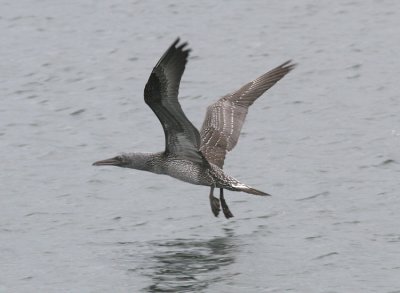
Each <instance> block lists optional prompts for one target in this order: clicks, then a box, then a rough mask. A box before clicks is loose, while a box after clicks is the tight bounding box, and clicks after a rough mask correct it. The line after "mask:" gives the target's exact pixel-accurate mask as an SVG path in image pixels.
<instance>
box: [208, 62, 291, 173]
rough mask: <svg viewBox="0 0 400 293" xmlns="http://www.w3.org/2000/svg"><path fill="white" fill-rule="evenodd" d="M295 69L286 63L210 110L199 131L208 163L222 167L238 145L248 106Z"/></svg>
mask: <svg viewBox="0 0 400 293" xmlns="http://www.w3.org/2000/svg"><path fill="white" fill-rule="evenodd" d="M294 66H295V65H294V64H293V63H291V61H287V62H285V63H283V64H282V65H280V66H278V67H276V68H274V69H272V70H271V71H269V72H267V73H265V74H263V75H261V76H260V77H258V78H257V79H255V80H253V81H251V82H249V83H247V84H246V85H244V86H243V87H241V88H240V89H239V90H237V91H235V92H233V93H230V94H228V95H226V96H223V97H222V98H221V99H219V100H218V101H217V102H216V103H214V104H212V105H210V106H209V107H208V108H207V113H206V118H205V120H204V123H203V127H202V129H201V132H200V137H201V145H200V150H201V152H202V153H203V155H204V156H205V157H206V159H207V160H208V162H210V163H213V164H215V165H217V166H218V167H220V168H222V167H223V165H224V160H225V156H226V153H227V152H229V151H231V150H232V149H233V148H234V147H235V145H236V144H237V142H238V139H239V135H240V131H241V129H242V126H243V123H244V120H245V118H246V115H247V111H248V108H249V106H251V105H252V104H253V103H254V101H255V100H256V99H257V98H258V97H260V96H261V95H262V94H263V93H264V92H265V91H266V90H268V89H269V88H270V87H272V86H273V85H274V84H275V83H276V82H278V81H279V80H280V79H281V78H282V77H284V76H285V75H286V74H287V73H288V72H289V71H291V70H292V69H293V68H294Z"/></svg>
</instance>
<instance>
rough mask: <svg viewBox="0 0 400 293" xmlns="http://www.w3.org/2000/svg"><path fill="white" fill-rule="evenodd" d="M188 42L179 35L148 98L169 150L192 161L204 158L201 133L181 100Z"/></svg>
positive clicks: (159, 66)
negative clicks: (180, 88) (180, 94)
mask: <svg viewBox="0 0 400 293" xmlns="http://www.w3.org/2000/svg"><path fill="white" fill-rule="evenodd" d="M186 46H187V43H183V44H179V38H178V39H176V41H175V42H174V43H173V44H172V45H171V46H170V47H169V49H168V50H167V51H166V52H165V53H164V55H163V56H162V57H161V59H160V61H158V63H157V64H156V66H155V67H154V69H153V71H152V72H151V75H150V77H149V80H148V81H147V84H146V86H145V89H144V100H145V102H146V104H147V105H149V107H150V108H151V109H152V110H153V112H154V113H155V114H156V115H157V117H158V119H159V120H160V122H161V125H162V127H163V129H164V133H165V152H166V153H167V154H173V155H175V156H177V157H180V158H185V159H189V160H192V161H197V162H200V161H203V156H202V155H201V153H200V152H199V146H200V135H199V132H198V130H197V129H196V128H195V127H194V126H193V124H192V123H191V122H190V121H189V120H188V119H187V117H186V116H185V114H184V113H183V111H182V108H181V105H180V104H179V101H178V92H179V83H180V81H181V77H182V74H183V71H184V70H185V65H186V62H187V59H188V56H189V52H190V49H187V48H186Z"/></svg>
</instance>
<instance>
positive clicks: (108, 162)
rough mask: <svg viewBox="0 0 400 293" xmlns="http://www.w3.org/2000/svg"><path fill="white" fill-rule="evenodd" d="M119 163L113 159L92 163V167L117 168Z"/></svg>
mask: <svg viewBox="0 0 400 293" xmlns="http://www.w3.org/2000/svg"><path fill="white" fill-rule="evenodd" d="M120 163H121V162H120V161H118V160H117V159H115V158H111V159H107V160H101V161H97V162H94V163H93V164H92V165H93V166H118V165H119V164H120Z"/></svg>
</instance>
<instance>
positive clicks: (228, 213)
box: [219, 188, 233, 219]
mask: <svg viewBox="0 0 400 293" xmlns="http://www.w3.org/2000/svg"><path fill="white" fill-rule="evenodd" d="M219 199H220V200H221V207H222V212H223V213H224V216H225V218H227V219H229V218H232V217H233V214H232V212H231V211H230V210H229V207H228V204H227V203H226V201H225V198H224V189H223V188H220V189H219Z"/></svg>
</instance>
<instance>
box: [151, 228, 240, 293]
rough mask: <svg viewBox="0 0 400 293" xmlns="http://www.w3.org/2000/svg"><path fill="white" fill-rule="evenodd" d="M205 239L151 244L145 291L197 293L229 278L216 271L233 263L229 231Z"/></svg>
mask: <svg viewBox="0 0 400 293" xmlns="http://www.w3.org/2000/svg"><path fill="white" fill-rule="evenodd" d="M225 232H226V236H224V237H215V238H212V239H209V240H193V239H189V240H184V239H176V240H171V241H168V242H164V243H161V244H160V243H157V244H154V245H155V253H154V254H153V255H152V256H151V257H150V263H151V266H150V267H149V270H147V272H146V273H145V275H146V276H148V277H149V278H151V280H152V284H151V285H150V286H148V287H147V288H145V291H146V292H201V291H202V290H203V289H205V288H207V287H208V286H209V285H210V284H213V283H215V282H219V281H223V280H226V279H229V278H230V277H231V276H232V274H231V273H227V272H223V271H221V270H220V269H221V268H222V267H225V266H228V265H230V264H232V263H234V261H235V254H236V252H237V249H238V247H237V245H236V244H235V239H234V235H233V232H232V231H231V230H226V231H225Z"/></svg>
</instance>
